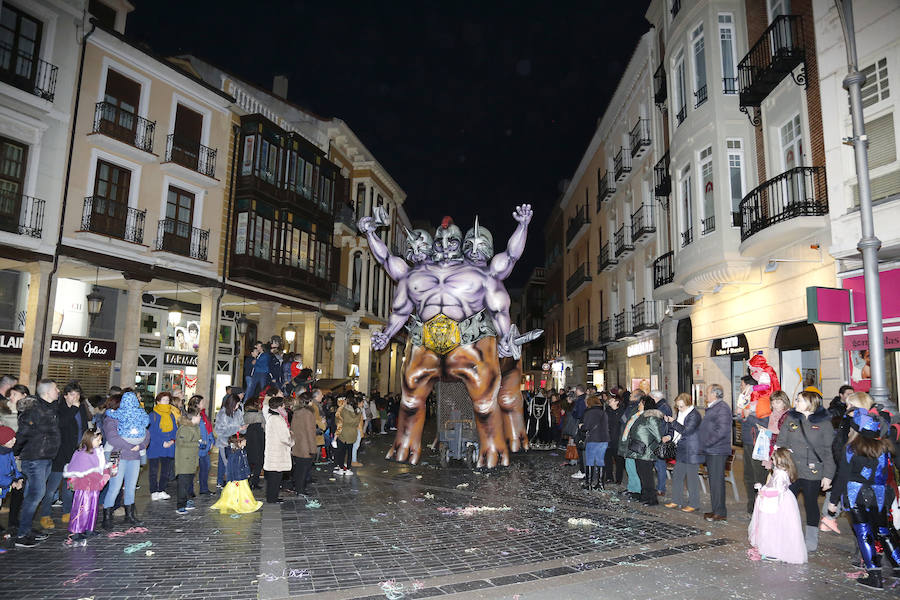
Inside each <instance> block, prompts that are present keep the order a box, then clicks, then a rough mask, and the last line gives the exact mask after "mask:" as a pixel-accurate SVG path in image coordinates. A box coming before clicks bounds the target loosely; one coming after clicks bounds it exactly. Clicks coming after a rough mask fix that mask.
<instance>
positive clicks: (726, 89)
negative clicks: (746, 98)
mask: <svg viewBox="0 0 900 600" xmlns="http://www.w3.org/2000/svg"><path fill="white" fill-rule="evenodd" d="M722 93H723V94H727V95H732V94H737V93H738V78H737V77H723V78H722Z"/></svg>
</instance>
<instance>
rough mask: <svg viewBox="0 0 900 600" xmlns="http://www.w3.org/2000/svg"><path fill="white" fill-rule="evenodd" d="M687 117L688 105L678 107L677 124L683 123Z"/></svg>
mask: <svg viewBox="0 0 900 600" xmlns="http://www.w3.org/2000/svg"><path fill="white" fill-rule="evenodd" d="M686 118H687V106H685V105H682V106H681V108H679V109H678V112H676V113H675V125H676V126H677V125H681V124H682V123H684V120H685V119H686Z"/></svg>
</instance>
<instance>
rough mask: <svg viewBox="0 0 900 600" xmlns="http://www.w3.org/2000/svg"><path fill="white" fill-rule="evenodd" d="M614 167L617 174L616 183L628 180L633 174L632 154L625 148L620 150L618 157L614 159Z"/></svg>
mask: <svg viewBox="0 0 900 600" xmlns="http://www.w3.org/2000/svg"><path fill="white" fill-rule="evenodd" d="M613 167H614V170H615V173H616V181H618V182H619V183H621V182H623V181H625V180H626V179H627V178H628V174H629V173H631V153H630V152H629V151H628V148H625V147H624V146H622V147H620V148H619V151H618V152H617V153H616V157H615V158H614V159H613Z"/></svg>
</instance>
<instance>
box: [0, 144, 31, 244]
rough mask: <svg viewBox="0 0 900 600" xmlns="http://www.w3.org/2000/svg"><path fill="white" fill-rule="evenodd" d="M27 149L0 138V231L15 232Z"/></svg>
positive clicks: (20, 204)
mask: <svg viewBox="0 0 900 600" xmlns="http://www.w3.org/2000/svg"><path fill="white" fill-rule="evenodd" d="M27 157H28V147H27V146H24V145H22V144H18V143H16V142H14V141H12V140H8V139H5V138H0V229H2V230H3V231H13V232H17V231H18V227H19V215H20V214H21V213H22V189H23V184H24V180H25V165H26V164H27V163H26V159H27Z"/></svg>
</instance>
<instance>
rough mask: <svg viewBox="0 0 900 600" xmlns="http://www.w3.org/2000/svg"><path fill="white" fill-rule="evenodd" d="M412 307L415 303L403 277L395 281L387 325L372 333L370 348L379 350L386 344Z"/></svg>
mask: <svg viewBox="0 0 900 600" xmlns="http://www.w3.org/2000/svg"><path fill="white" fill-rule="evenodd" d="M414 308H415V305H414V304H413V303H412V300H410V299H409V294H408V293H407V289H406V277H403V278H401V279H400V280H399V281H398V282H397V289H396V290H394V300H393V302H392V304H391V309H392V310H393V312H391V316H390V317H388V324H387V327H385V328H384V330H383V331H376V332H375V333H373V334H372V350H376V351H377V350H381V349H382V348H384V347H385V346H387V345H388V343H389V342H390V341H391V338H393V337H394V336H395V335H397V332H398V331H400V330H401V329H403V326H404V325H405V324H406V321H407V320H408V319H409V315H411V314H412V312H413V309H414Z"/></svg>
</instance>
